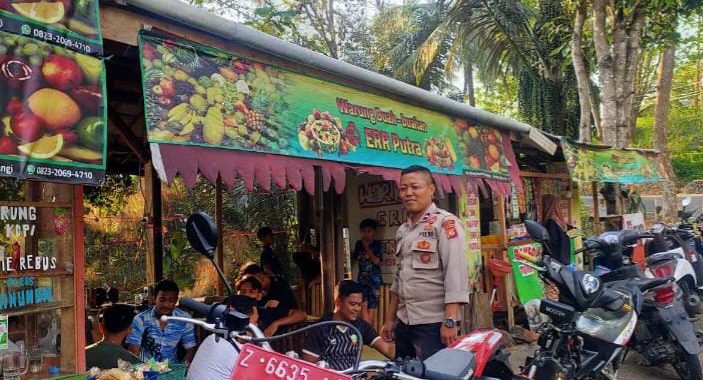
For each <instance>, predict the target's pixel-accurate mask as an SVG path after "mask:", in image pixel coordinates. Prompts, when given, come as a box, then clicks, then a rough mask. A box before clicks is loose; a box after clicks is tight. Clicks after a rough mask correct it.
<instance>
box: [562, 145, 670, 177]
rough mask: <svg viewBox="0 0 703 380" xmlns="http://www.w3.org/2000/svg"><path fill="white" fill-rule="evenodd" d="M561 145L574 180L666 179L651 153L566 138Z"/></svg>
mask: <svg viewBox="0 0 703 380" xmlns="http://www.w3.org/2000/svg"><path fill="white" fill-rule="evenodd" d="M561 148H562V151H563V152H564V157H565V159H566V165H567V167H568V168H569V173H571V178H572V179H573V180H574V181H576V182H614V183H651V182H658V181H661V180H663V179H664V178H666V176H665V175H664V173H665V172H664V169H663V168H662V167H661V166H660V165H659V163H658V160H657V157H656V155H655V154H653V153H651V154H650V153H645V152H642V151H637V150H626V149H601V148H594V147H584V146H581V145H574V144H570V143H569V142H568V141H566V140H565V139H562V140H561Z"/></svg>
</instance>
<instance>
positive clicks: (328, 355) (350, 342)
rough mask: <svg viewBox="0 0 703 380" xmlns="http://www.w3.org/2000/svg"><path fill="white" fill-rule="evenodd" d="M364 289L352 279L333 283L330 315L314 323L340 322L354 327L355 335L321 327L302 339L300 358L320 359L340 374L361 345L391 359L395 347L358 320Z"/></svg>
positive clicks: (341, 327)
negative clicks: (332, 308) (331, 311)
mask: <svg viewBox="0 0 703 380" xmlns="http://www.w3.org/2000/svg"><path fill="white" fill-rule="evenodd" d="M363 292H364V288H363V287H362V286H361V285H359V284H358V283H356V282H354V281H352V280H344V281H341V282H340V283H339V284H337V287H336V288H335V292H334V293H335V294H334V305H335V308H334V312H333V313H330V314H328V315H326V316H324V317H323V318H321V319H320V320H319V321H318V322H322V321H332V320H334V321H344V322H347V323H350V324H351V325H353V326H354V327H356V328H357V329H358V330H359V332H360V333H361V337H359V336H357V335H356V334H355V333H354V332H352V331H351V329H349V328H347V327H345V326H341V325H340V326H323V327H320V328H317V329H313V330H311V331H310V333H309V334H308V335H307V336H306V337H305V343H304V345H303V359H304V360H307V361H309V362H312V363H317V362H318V361H320V360H323V361H325V362H327V364H329V366H330V368H332V369H334V370H337V371H340V370H345V369H348V368H351V367H352V366H353V365H354V361H355V360H356V355H357V352H358V350H360V349H361V345H367V346H369V347H372V348H375V349H376V350H378V351H379V352H380V353H381V354H383V355H384V356H386V357H387V358H393V357H394V356H395V346H394V345H393V344H390V343H388V342H386V341H385V340H383V339H381V338H380V337H379V335H378V333H377V332H376V330H374V328H373V327H371V325H370V324H369V323H368V322H366V321H365V320H363V319H362V318H359V314H360V313H361V306H362V302H363Z"/></svg>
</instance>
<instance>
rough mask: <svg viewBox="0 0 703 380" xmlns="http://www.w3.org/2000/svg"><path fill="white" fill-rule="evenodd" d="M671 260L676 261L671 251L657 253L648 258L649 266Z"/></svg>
mask: <svg viewBox="0 0 703 380" xmlns="http://www.w3.org/2000/svg"><path fill="white" fill-rule="evenodd" d="M671 260H675V257H674V253H673V252H671V251H667V252H659V253H655V254H653V255H650V256H649V257H647V258H646V261H647V266H656V265H657V264H660V263H662V262H664V261H671Z"/></svg>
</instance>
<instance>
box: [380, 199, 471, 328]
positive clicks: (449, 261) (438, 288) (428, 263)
mask: <svg viewBox="0 0 703 380" xmlns="http://www.w3.org/2000/svg"><path fill="white" fill-rule="evenodd" d="M395 242H396V257H397V258H398V260H397V261H398V268H397V271H396V274H395V279H394V280H393V285H392V286H391V292H393V293H395V294H397V295H398V298H399V299H400V302H399V304H398V314H397V316H398V319H400V320H401V321H402V322H403V323H405V324H407V325H419V324H425V323H437V322H442V321H444V317H445V316H444V305H445V304H448V303H468V302H469V287H468V283H469V280H468V277H469V275H468V265H467V261H466V246H465V244H466V239H465V236H464V230H463V229H462V227H461V223H459V220H458V219H457V217H456V216H454V215H453V214H451V213H449V212H447V211H444V210H442V209H440V208H438V207H437V206H436V205H435V204H434V203H433V204H432V205H431V206H430V207H429V208H428V209H427V211H426V212H425V215H423V216H422V218H421V219H420V221H419V222H418V223H417V224H415V225H413V224H412V222H411V221H410V219H408V221H406V222H405V223H404V224H403V225H402V226H400V228H399V229H398V232H397V233H396V235H395ZM453 317H455V318H456V317H457V316H453Z"/></svg>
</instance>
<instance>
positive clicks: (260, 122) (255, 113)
mask: <svg viewBox="0 0 703 380" xmlns="http://www.w3.org/2000/svg"><path fill="white" fill-rule="evenodd" d="M268 106H269V101H268V96H267V94H266V92H265V91H262V90H259V89H257V90H256V91H255V92H254V96H253V97H252V99H251V107H249V112H247V126H248V127H249V128H250V129H251V130H253V131H259V132H261V131H263V130H264V129H265V127H266V115H264V112H263V111H264V110H266V109H268Z"/></svg>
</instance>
